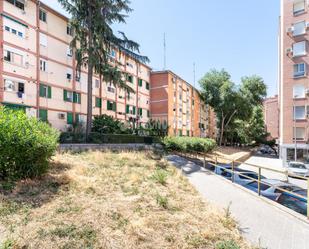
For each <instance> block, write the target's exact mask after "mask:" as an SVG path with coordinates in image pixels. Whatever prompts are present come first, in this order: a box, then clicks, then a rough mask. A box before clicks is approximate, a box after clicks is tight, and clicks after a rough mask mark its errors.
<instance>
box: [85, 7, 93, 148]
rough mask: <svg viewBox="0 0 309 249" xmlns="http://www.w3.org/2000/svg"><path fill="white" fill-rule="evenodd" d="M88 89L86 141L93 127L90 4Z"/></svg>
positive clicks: (89, 20) (89, 19)
mask: <svg viewBox="0 0 309 249" xmlns="http://www.w3.org/2000/svg"><path fill="white" fill-rule="evenodd" d="M88 10H89V16H88V32H89V36H88V38H89V40H88V89H87V124H86V142H88V141H89V135H90V132H91V128H92V76H93V63H92V54H93V53H92V49H93V33H92V8H91V5H90V4H89V7H88Z"/></svg>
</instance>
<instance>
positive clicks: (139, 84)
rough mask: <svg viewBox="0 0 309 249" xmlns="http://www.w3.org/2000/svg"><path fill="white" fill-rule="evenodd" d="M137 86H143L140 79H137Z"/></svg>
mask: <svg viewBox="0 0 309 249" xmlns="http://www.w3.org/2000/svg"><path fill="white" fill-rule="evenodd" d="M138 86H140V87H142V86H143V80H142V79H138Z"/></svg>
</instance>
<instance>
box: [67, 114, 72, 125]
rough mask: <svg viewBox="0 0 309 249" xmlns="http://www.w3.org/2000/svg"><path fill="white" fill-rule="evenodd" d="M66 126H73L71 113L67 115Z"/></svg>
mask: <svg viewBox="0 0 309 249" xmlns="http://www.w3.org/2000/svg"><path fill="white" fill-rule="evenodd" d="M67 124H73V113H72V112H68V113H67Z"/></svg>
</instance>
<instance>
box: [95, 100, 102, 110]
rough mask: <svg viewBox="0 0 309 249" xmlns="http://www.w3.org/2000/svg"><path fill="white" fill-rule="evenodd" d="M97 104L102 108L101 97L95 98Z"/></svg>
mask: <svg viewBox="0 0 309 249" xmlns="http://www.w3.org/2000/svg"><path fill="white" fill-rule="evenodd" d="M95 106H96V107H99V108H101V107H102V100H101V99H100V98H95Z"/></svg>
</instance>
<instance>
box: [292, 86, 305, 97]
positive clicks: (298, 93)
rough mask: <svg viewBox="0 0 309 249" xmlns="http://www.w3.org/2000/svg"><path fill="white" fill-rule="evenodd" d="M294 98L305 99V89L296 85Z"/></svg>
mask: <svg viewBox="0 0 309 249" xmlns="http://www.w3.org/2000/svg"><path fill="white" fill-rule="evenodd" d="M293 98H295V99H297V98H305V87H304V86H303V85H295V86H294V87H293Z"/></svg>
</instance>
